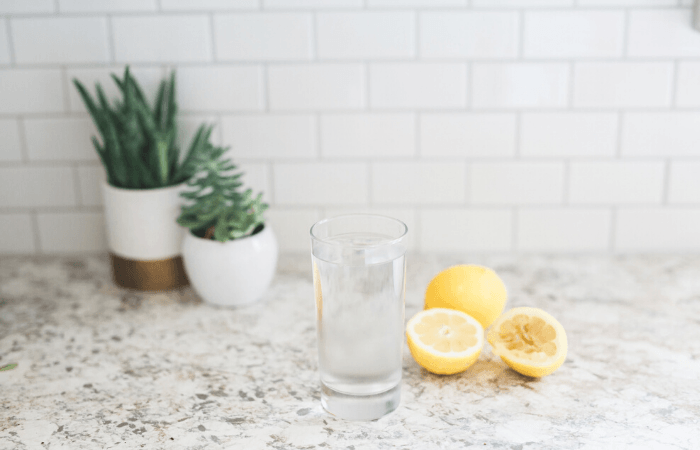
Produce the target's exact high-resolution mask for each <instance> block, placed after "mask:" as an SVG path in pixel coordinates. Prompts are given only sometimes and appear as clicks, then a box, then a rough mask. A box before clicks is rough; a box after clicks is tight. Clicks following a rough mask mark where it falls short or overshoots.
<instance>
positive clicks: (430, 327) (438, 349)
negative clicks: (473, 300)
mask: <svg viewBox="0 0 700 450" xmlns="http://www.w3.org/2000/svg"><path fill="white" fill-rule="evenodd" d="M406 338H407V341H408V348H409V350H411V355H413V359H415V360H416V362H417V363H418V364H419V365H420V366H421V367H423V368H425V369H426V370H428V371H429V372H432V373H437V374H441V375H451V374H454V373H458V372H462V371H464V370H466V369H467V368H468V367H469V366H471V365H472V364H474V362H475V361H476V360H477V358H478V357H479V353H481V349H482V348H483V347H484V328H483V327H482V326H481V323H479V321H478V320H476V319H474V318H473V317H471V316H470V315H468V314H466V313H463V312H461V311H457V310H453V309H446V308H432V309H426V310H424V311H421V312H419V313H418V314H416V315H415V316H413V317H412V318H411V320H409V321H408V324H407V325H406Z"/></svg>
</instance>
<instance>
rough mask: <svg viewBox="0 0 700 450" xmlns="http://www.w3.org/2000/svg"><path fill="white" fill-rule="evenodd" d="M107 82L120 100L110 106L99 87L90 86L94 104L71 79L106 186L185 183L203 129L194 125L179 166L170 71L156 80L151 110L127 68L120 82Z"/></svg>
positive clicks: (202, 144)
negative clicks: (91, 127) (92, 128)
mask: <svg viewBox="0 0 700 450" xmlns="http://www.w3.org/2000/svg"><path fill="white" fill-rule="evenodd" d="M112 79H113V80H114V82H115V83H116V84H117V86H118V87H119V90H120V92H121V95H122V99H121V100H115V101H113V102H112V103H110V102H109V100H108V99H107V96H106V95H105V93H104V90H103V89H102V86H100V84H99V83H96V84H95V90H96V93H97V100H94V99H93V97H92V96H91V95H90V93H88V91H87V89H85V87H84V86H83V85H82V83H80V81H78V80H77V79H73V83H74V84H75V87H76V88H77V89H78V92H79V93H80V96H81V97H82V99H83V102H84V103H85V106H86V107H87V109H88V111H89V113H90V115H91V116H92V120H93V121H94V122H95V125H96V127H97V129H98V131H99V133H100V137H101V142H100V140H98V139H97V137H95V136H93V137H92V143H93V145H94V146H95V149H96V150H97V154H98V155H99V157H100V160H101V161H102V164H103V165H104V167H105V170H106V172H107V181H108V182H109V184H111V185H112V186H116V187H121V188H129V189H152V188H159V187H165V186H172V185H176V184H179V183H182V182H184V181H186V180H188V179H189V178H190V177H191V176H192V174H193V173H194V171H195V170H196V167H195V165H194V159H195V157H196V156H197V155H198V154H201V153H202V152H203V150H204V147H205V144H206V142H205V141H202V140H201V136H202V133H203V132H204V130H205V125H202V126H200V128H199V130H198V133H197V134H196V135H195V138H194V139H193V140H192V143H191V144H190V147H189V150H188V151H187V154H186V156H185V158H184V159H183V160H182V161H180V150H179V147H178V144H177V126H176V122H175V118H176V116H177V103H176V101H175V72H174V71H173V72H171V74H170V77H169V79H164V80H162V81H161V83H160V86H159V88H158V92H157V95H156V99H155V103H154V105H153V107H152V108H151V107H150V106H149V105H148V101H147V100H146V97H145V95H144V94H143V91H142V90H141V88H140V86H139V84H138V83H137V82H136V80H135V79H134V77H133V76H131V73H130V71H129V66H127V67H126V68H125V69H124V76H123V78H121V79H120V78H119V77H117V76H116V75H114V74H112ZM198 137H200V139H198Z"/></svg>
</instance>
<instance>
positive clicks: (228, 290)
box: [182, 224, 278, 306]
mask: <svg viewBox="0 0 700 450" xmlns="http://www.w3.org/2000/svg"><path fill="white" fill-rule="evenodd" d="M277 254H278V250H277V239H276V238H275V234H274V233H273V231H272V228H270V226H269V225H267V224H266V225H265V228H263V230H262V231H261V232H259V233H257V234H255V235H253V236H248V237H244V238H241V239H234V240H232V241H227V242H219V241H214V240H210V239H202V238H199V237H197V236H194V235H193V234H192V233H186V234H185V238H184V240H183V242H182V258H183V259H184V262H185V271H186V272H187V276H188V278H189V280H190V283H191V285H192V287H193V288H194V289H195V291H197V293H198V294H199V296H200V297H202V299H204V300H205V301H207V302H209V303H213V304H215V305H221V306H242V305H247V304H249V303H253V302H255V301H257V300H259V299H260V297H262V295H263V294H264V293H265V291H266V290H267V288H268V287H269V286H270V282H272V277H273V276H274V274H275V268H276V267H277Z"/></svg>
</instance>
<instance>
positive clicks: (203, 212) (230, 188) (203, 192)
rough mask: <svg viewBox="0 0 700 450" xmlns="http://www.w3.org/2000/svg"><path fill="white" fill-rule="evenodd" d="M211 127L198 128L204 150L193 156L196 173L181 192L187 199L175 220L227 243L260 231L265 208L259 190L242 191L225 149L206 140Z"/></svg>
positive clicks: (205, 236) (198, 137)
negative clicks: (256, 192) (255, 194)
mask: <svg viewBox="0 0 700 450" xmlns="http://www.w3.org/2000/svg"><path fill="white" fill-rule="evenodd" d="M211 131H212V128H211V127H207V128H206V129H203V130H200V131H199V132H198V133H197V135H196V136H195V140H201V141H202V142H206V145H205V148H204V151H203V152H201V153H197V154H196V155H195V157H194V165H195V167H196V168H197V169H196V173H195V174H194V176H193V177H192V178H191V179H190V181H189V182H188V183H187V186H188V188H190V189H189V190H187V191H185V192H183V193H182V194H181V195H182V197H184V198H185V199H186V200H187V201H186V204H185V205H184V206H182V212H181V214H180V217H179V218H178V219H177V222H178V223H179V224H180V225H182V226H184V227H187V228H189V229H190V231H191V232H192V234H194V235H195V236H198V237H201V238H204V239H215V240H217V241H220V242H226V241H229V240H232V239H238V238H241V237H245V236H249V235H252V234H255V233H257V232H259V231H260V230H262V228H263V226H264V223H265V219H264V218H263V212H265V210H266V209H267V208H268V205H267V204H266V203H263V201H262V193H259V194H258V195H257V196H255V197H253V191H252V189H247V190H245V191H241V190H240V189H239V188H240V187H241V186H242V185H243V183H242V182H241V181H240V178H241V177H242V176H243V173H242V172H238V173H235V170H236V169H237V166H236V165H235V164H233V162H231V160H230V159H228V158H226V157H225V153H226V151H227V150H228V148H225V147H218V146H214V145H212V144H211V143H210V142H209V136H210V134H211Z"/></svg>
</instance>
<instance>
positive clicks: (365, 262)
mask: <svg viewBox="0 0 700 450" xmlns="http://www.w3.org/2000/svg"><path fill="white" fill-rule="evenodd" d="M407 232H408V228H407V227H406V225H405V224H404V223H403V222H401V221H400V220H396V219H392V218H390V217H384V216H378V215H370V214H350V215H344V216H338V217H334V218H330V219H324V220H322V221H320V222H318V223H316V224H315V225H314V226H313V227H311V259H312V264H313V275H314V294H315V297H316V330H317V336H318V367H319V371H320V373H321V403H322V405H323V407H324V408H325V409H326V411H328V412H330V413H331V414H333V415H335V416H338V417H341V418H344V419H351V420H372V419H377V418H379V417H382V416H383V415H385V414H387V413H389V412H391V411H393V410H395V409H396V408H397V407H398V406H399V402H400V400H401V362H402V361H401V359H402V354H403V342H404V330H403V328H404V305H405V290H406V288H405V279H406V257H405V254H406V233H407Z"/></svg>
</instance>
